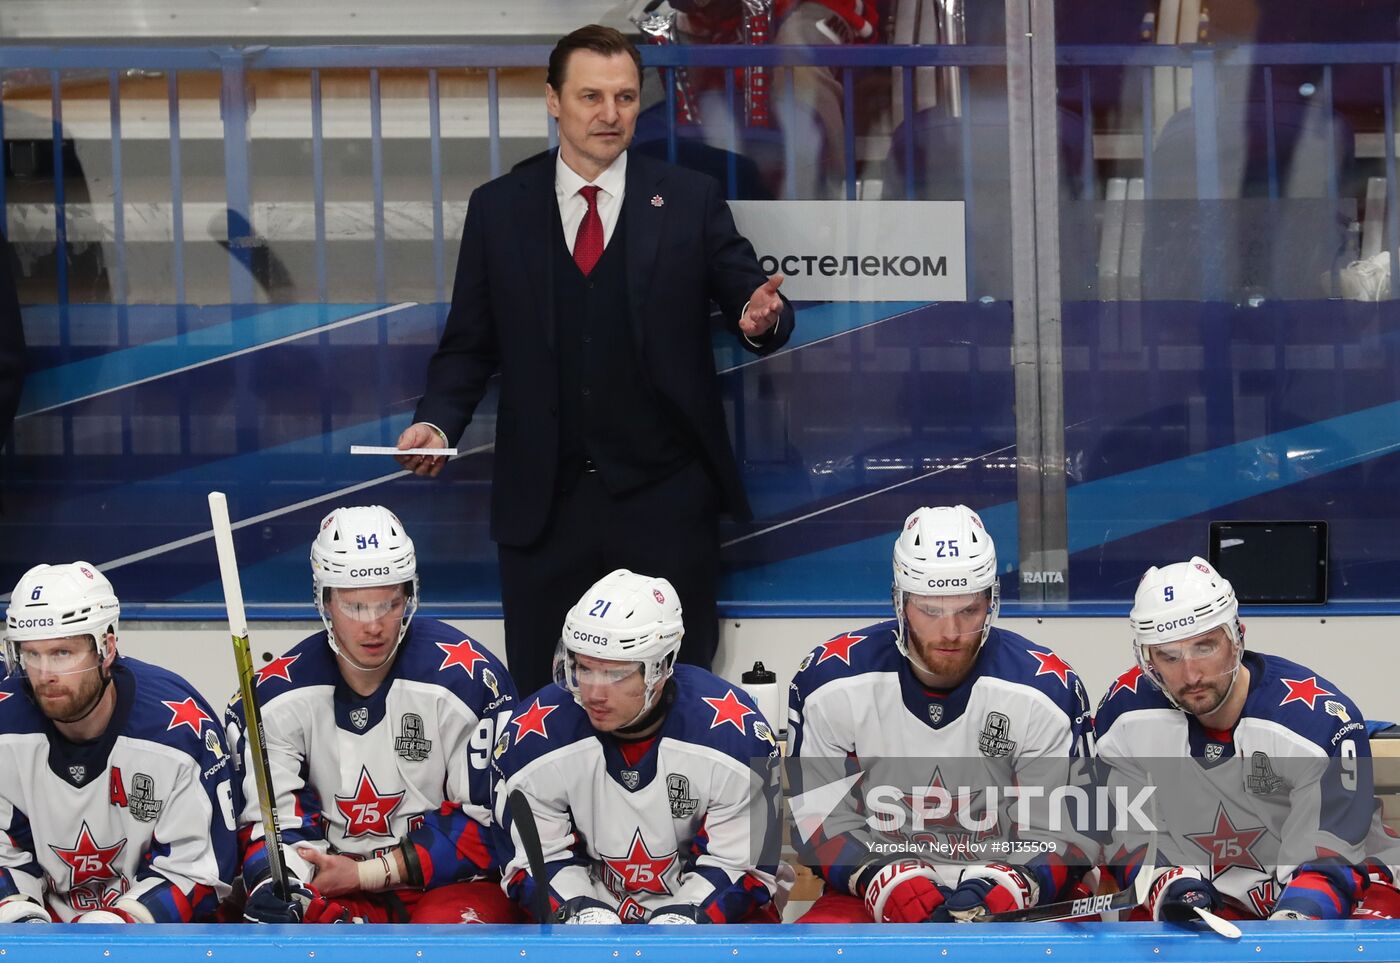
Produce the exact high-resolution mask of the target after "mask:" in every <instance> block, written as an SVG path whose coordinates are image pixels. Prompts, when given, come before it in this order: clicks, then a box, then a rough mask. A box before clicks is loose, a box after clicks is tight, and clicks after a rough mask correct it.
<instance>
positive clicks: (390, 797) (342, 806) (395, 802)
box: [335, 766, 404, 836]
mask: <svg viewBox="0 0 1400 963" xmlns="http://www.w3.org/2000/svg"><path fill="white" fill-rule="evenodd" d="M403 796H404V794H403V793H402V792H391V793H381V792H380V791H379V789H378V788H377V787H376V786H375V785H374V780H373V779H371V778H370V775H369V770H368V769H367V768H365V767H364V766H361V767H360V781H359V783H358V784H357V785H356V786H355V795H353V796H336V797H335V806H336V808H337V809H339V810H340V814H341V815H342V816H344V817H345V835H346V836H393V835H394V834H393V833H392V832H390V829H389V818H390V817H391V816H393V815H394V810H395V809H398V808H399V804H400V803H401V802H403Z"/></svg>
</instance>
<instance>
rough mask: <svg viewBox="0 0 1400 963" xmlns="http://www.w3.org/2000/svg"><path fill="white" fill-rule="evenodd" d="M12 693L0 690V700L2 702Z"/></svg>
mask: <svg viewBox="0 0 1400 963" xmlns="http://www.w3.org/2000/svg"><path fill="white" fill-rule="evenodd" d="M12 695H14V693H13V692H0V702H4V701H5V700H6V699H8V698H9V697H10V696H12Z"/></svg>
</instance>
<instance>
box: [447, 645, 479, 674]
mask: <svg viewBox="0 0 1400 963" xmlns="http://www.w3.org/2000/svg"><path fill="white" fill-rule="evenodd" d="M437 647H438V648H439V649H442V651H443V652H444V653H445V657H444V658H443V660H442V665H440V666H438V671H439V672H442V671H443V670H444V669H449V668H451V667H452V666H454V665H460V666H461V667H462V668H463V669H466V670H467V675H469V676H475V675H476V664H477V663H478V662H485V661H486V656H484V655H482V654H481V653H480V652H478V651H477V650H476V647H475V646H474V645H472V640H471V639H463V640H462V641H460V642H453V643H450V644H449V643H447V642H438V643H437Z"/></svg>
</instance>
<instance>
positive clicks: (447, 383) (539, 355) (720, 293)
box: [414, 151, 793, 545]
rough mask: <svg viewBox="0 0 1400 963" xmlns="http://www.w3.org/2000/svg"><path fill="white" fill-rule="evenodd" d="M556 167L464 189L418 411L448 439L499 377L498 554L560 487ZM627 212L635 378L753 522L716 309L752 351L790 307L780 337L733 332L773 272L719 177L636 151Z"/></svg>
mask: <svg viewBox="0 0 1400 963" xmlns="http://www.w3.org/2000/svg"><path fill="white" fill-rule="evenodd" d="M554 158H555V152H553V151H550V152H548V153H545V154H542V155H539V156H537V157H535V158H532V159H531V160H529V161H526V162H524V163H522V164H521V165H520V166H518V167H516V168H515V169H514V170H513V171H511V172H510V173H509V174H506V175H504V176H502V177H498V178H496V179H495V180H493V181H491V182H490V183H488V184H484V185H482V186H481V187H479V188H477V189H476V190H475V191H474V192H473V193H472V196H471V201H470V202H469V203H468V205H467V219H466V224H465V226H464V227H463V229H462V247H461V251H460V254H459V256H458V259H457V276H456V280H455V281H454V284H453V289H452V307H451V309H450V310H449V312H448V315H447V323H446V325H445V327H444V329H443V333H442V341H441V342H440V343H439V345H438V349H437V351H436V352H435V353H434V354H433V357H432V360H431V361H429V363H428V378H427V387H426V389H425V390H424V393H423V398H422V400H421V401H420V402H419V404H418V409H417V411H416V412H415V414H414V420H415V421H426V422H430V423H431V424H434V425H437V426H438V427H439V428H441V429H442V430H443V432H444V433H445V434H446V435H447V438H448V441H449V442H455V441H456V439H457V438H458V437H460V436H461V434H462V431H463V429H465V428H466V426H467V425H468V423H470V421H471V418H472V414H473V412H474V411H475V410H476V406H477V404H478V403H479V402H480V401H481V398H482V395H483V394H485V392H486V386H487V382H488V381H489V379H490V378H491V376H492V375H494V374H496V373H497V372H498V371H499V372H500V375H501V386H500V405H499V409H498V411H497V420H496V465H495V477H494V480H493V483H492V488H491V535H492V537H493V538H494V539H495V540H496V541H497V542H500V543H502V544H506V545H527V544H529V543H531V542H533V541H534V540H535V539H536V538H538V537H539V535H540V533H541V532H542V531H543V530H544V527H545V523H546V522H547V521H548V518H549V511H550V505H551V504H552V502H553V499H554V497H555V493H556V489H557V473H558V467H559V466H558V460H559V458H558V455H559V403H560V401H559V357H558V351H557V347H556V342H557V338H556V333H555V310H554V297H555V284H554V277H553V271H554V257H553V250H552V247H551V245H553V244H554V243H556V239H557V237H558V231H559V227H558V224H559V215H558V212H557V210H558V205H557V204H556V202H555V197H554ZM658 199H659V200H658ZM622 216H623V217H624V218H626V230H625V232H623V233H624V237H625V239H626V240H625V243H626V245H627V251H626V253H627V281H628V289H629V290H628V295H629V296H628V302H629V303H628V307H629V312H628V320H629V322H630V324H631V327H632V334H633V336H634V338H635V340H636V345H637V351H638V357H639V359H640V360H641V365H642V368H643V370H644V371H645V372H646V373H647V374H648V375H649V377H650V379H651V383H652V387H653V388H654V389H655V390H656V392H657V393H658V394H659V395H660V397H661V398H662V399H663V401H664V402H665V403H667V404H668V405H669V406H670V407H671V409H672V410H673V411H674V412H675V413H676V414H677V415H678V417H679V419H680V420H681V422H682V423H681V424H679V425H678V426H677V427H678V429H679V430H680V431H681V432H682V434H683V435H685V436H686V437H688V438H689V439H691V441H692V442H693V444H694V447H695V449H696V451H697V454H698V455H699V456H700V458H701V459H702V460H703V462H704V464H705V467H706V469H707V470H708V471H709V473H710V475H711V477H712V478H713V479H714V480H715V484H716V486H717V487H718V489H719V492H720V495H721V504H722V505H723V507H724V508H725V509H726V510H728V511H729V512H731V513H732V514H734V515H735V516H737V517H740V518H747V517H748V515H749V509H748V500H747V498H746V497H745V495H744V489H743V484H742V482H741V480H740V476H739V470H738V466H737V465H736V463H735V460H734V452H733V449H732V448H731V446H730V441H729V431H728V427H727V425H726V422H725V415H724V408H723V406H722V405H721V402H720V393H719V379H718V377H717V375H716V373H715V364H714V353H713V348H712V346H711V324H712V321H711V313H712V312H711V303H713V304H715V305H718V307H719V311H720V314H721V316H722V324H723V325H724V326H725V327H726V328H727V329H729V330H730V331H732V332H733V333H734V334H735V336H736V337H739V338H740V341H741V343H742V344H744V346H745V347H746V348H748V349H749V350H750V351H753V352H754V353H756V354H766V353H769V352H772V351H776V350H778V349H779V348H781V347H782V346H783V345H784V344H785V343H786V342H787V339H788V338H789V337H790V336H791V334H792V328H793V310H792V306H791V305H789V304H787V303H786V300H785V301H784V307H783V314H782V318H781V320H780V321H779V323H778V326H777V327H776V328H774V329H773V330H772V331H770V332H769V333H768V334H767V335H766V336H765V337H764V338H762V339H760V341H761V343H760V344H759V345H758V346H754V345H751V344H749V343H748V342H747V340H745V339H743V337H742V335H740V334H739V327H738V324H739V315H740V312H741V311H742V310H743V308H744V304H745V302H746V301H747V300H748V299H749V296H750V295H752V294H753V292H754V290H755V289H757V288H758V286H759V285H761V284H762V283H763V282H764V280H766V276H765V275H764V273H763V271H762V270H761V269H760V268H759V265H758V259H757V257H756V256H755V255H754V251H753V247H752V245H750V244H749V242H748V241H747V240H746V239H745V238H744V237H743V236H742V235H740V234H739V232H738V230H737V229H736V228H735V226H734V218H733V216H732V215H731V214H730V212H729V207H728V205H727V204H726V203H725V202H724V198H723V195H722V194H721V192H720V187H719V184H718V183H717V182H716V181H715V180H714V179H713V178H710V177H708V176H706V175H703V174H698V173H695V172H693V171H688V170H685V169H684V168H680V167H675V166H672V165H670V164H666V163H662V162H660V161H657V160H654V159H652V158H648V157H644V156H642V155H640V154H637V153H636V152H630V153H629V154H628V156H627V188H626V197H625V202H624V205H623V210H622Z"/></svg>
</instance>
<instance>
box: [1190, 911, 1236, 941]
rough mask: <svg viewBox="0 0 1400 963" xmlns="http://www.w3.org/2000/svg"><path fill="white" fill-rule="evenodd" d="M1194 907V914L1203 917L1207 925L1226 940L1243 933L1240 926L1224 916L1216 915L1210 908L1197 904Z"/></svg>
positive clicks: (1233, 938) (1234, 938)
mask: <svg viewBox="0 0 1400 963" xmlns="http://www.w3.org/2000/svg"><path fill="white" fill-rule="evenodd" d="M1195 909H1196V915H1197V916H1199V917H1200V918H1201V919H1203V920H1204V921H1205V924H1206V925H1207V926H1209V927H1210V928H1211V929H1213V930H1215V932H1217V933H1219V934H1220V935H1221V936H1223V937H1225V938H1226V939H1227V940H1237V939H1239V938H1240V937H1241V936H1243V935H1244V933H1242V932H1241V931H1240V928H1239V927H1238V926H1236V925H1235V924H1234V923H1231V922H1230V921H1229V920H1227V919H1226V918H1225V917H1223V916H1216V915H1215V914H1214V913H1212V912H1211V911H1210V910H1207V909H1201V908H1200V907H1199V906H1197V907H1196V908H1195Z"/></svg>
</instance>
